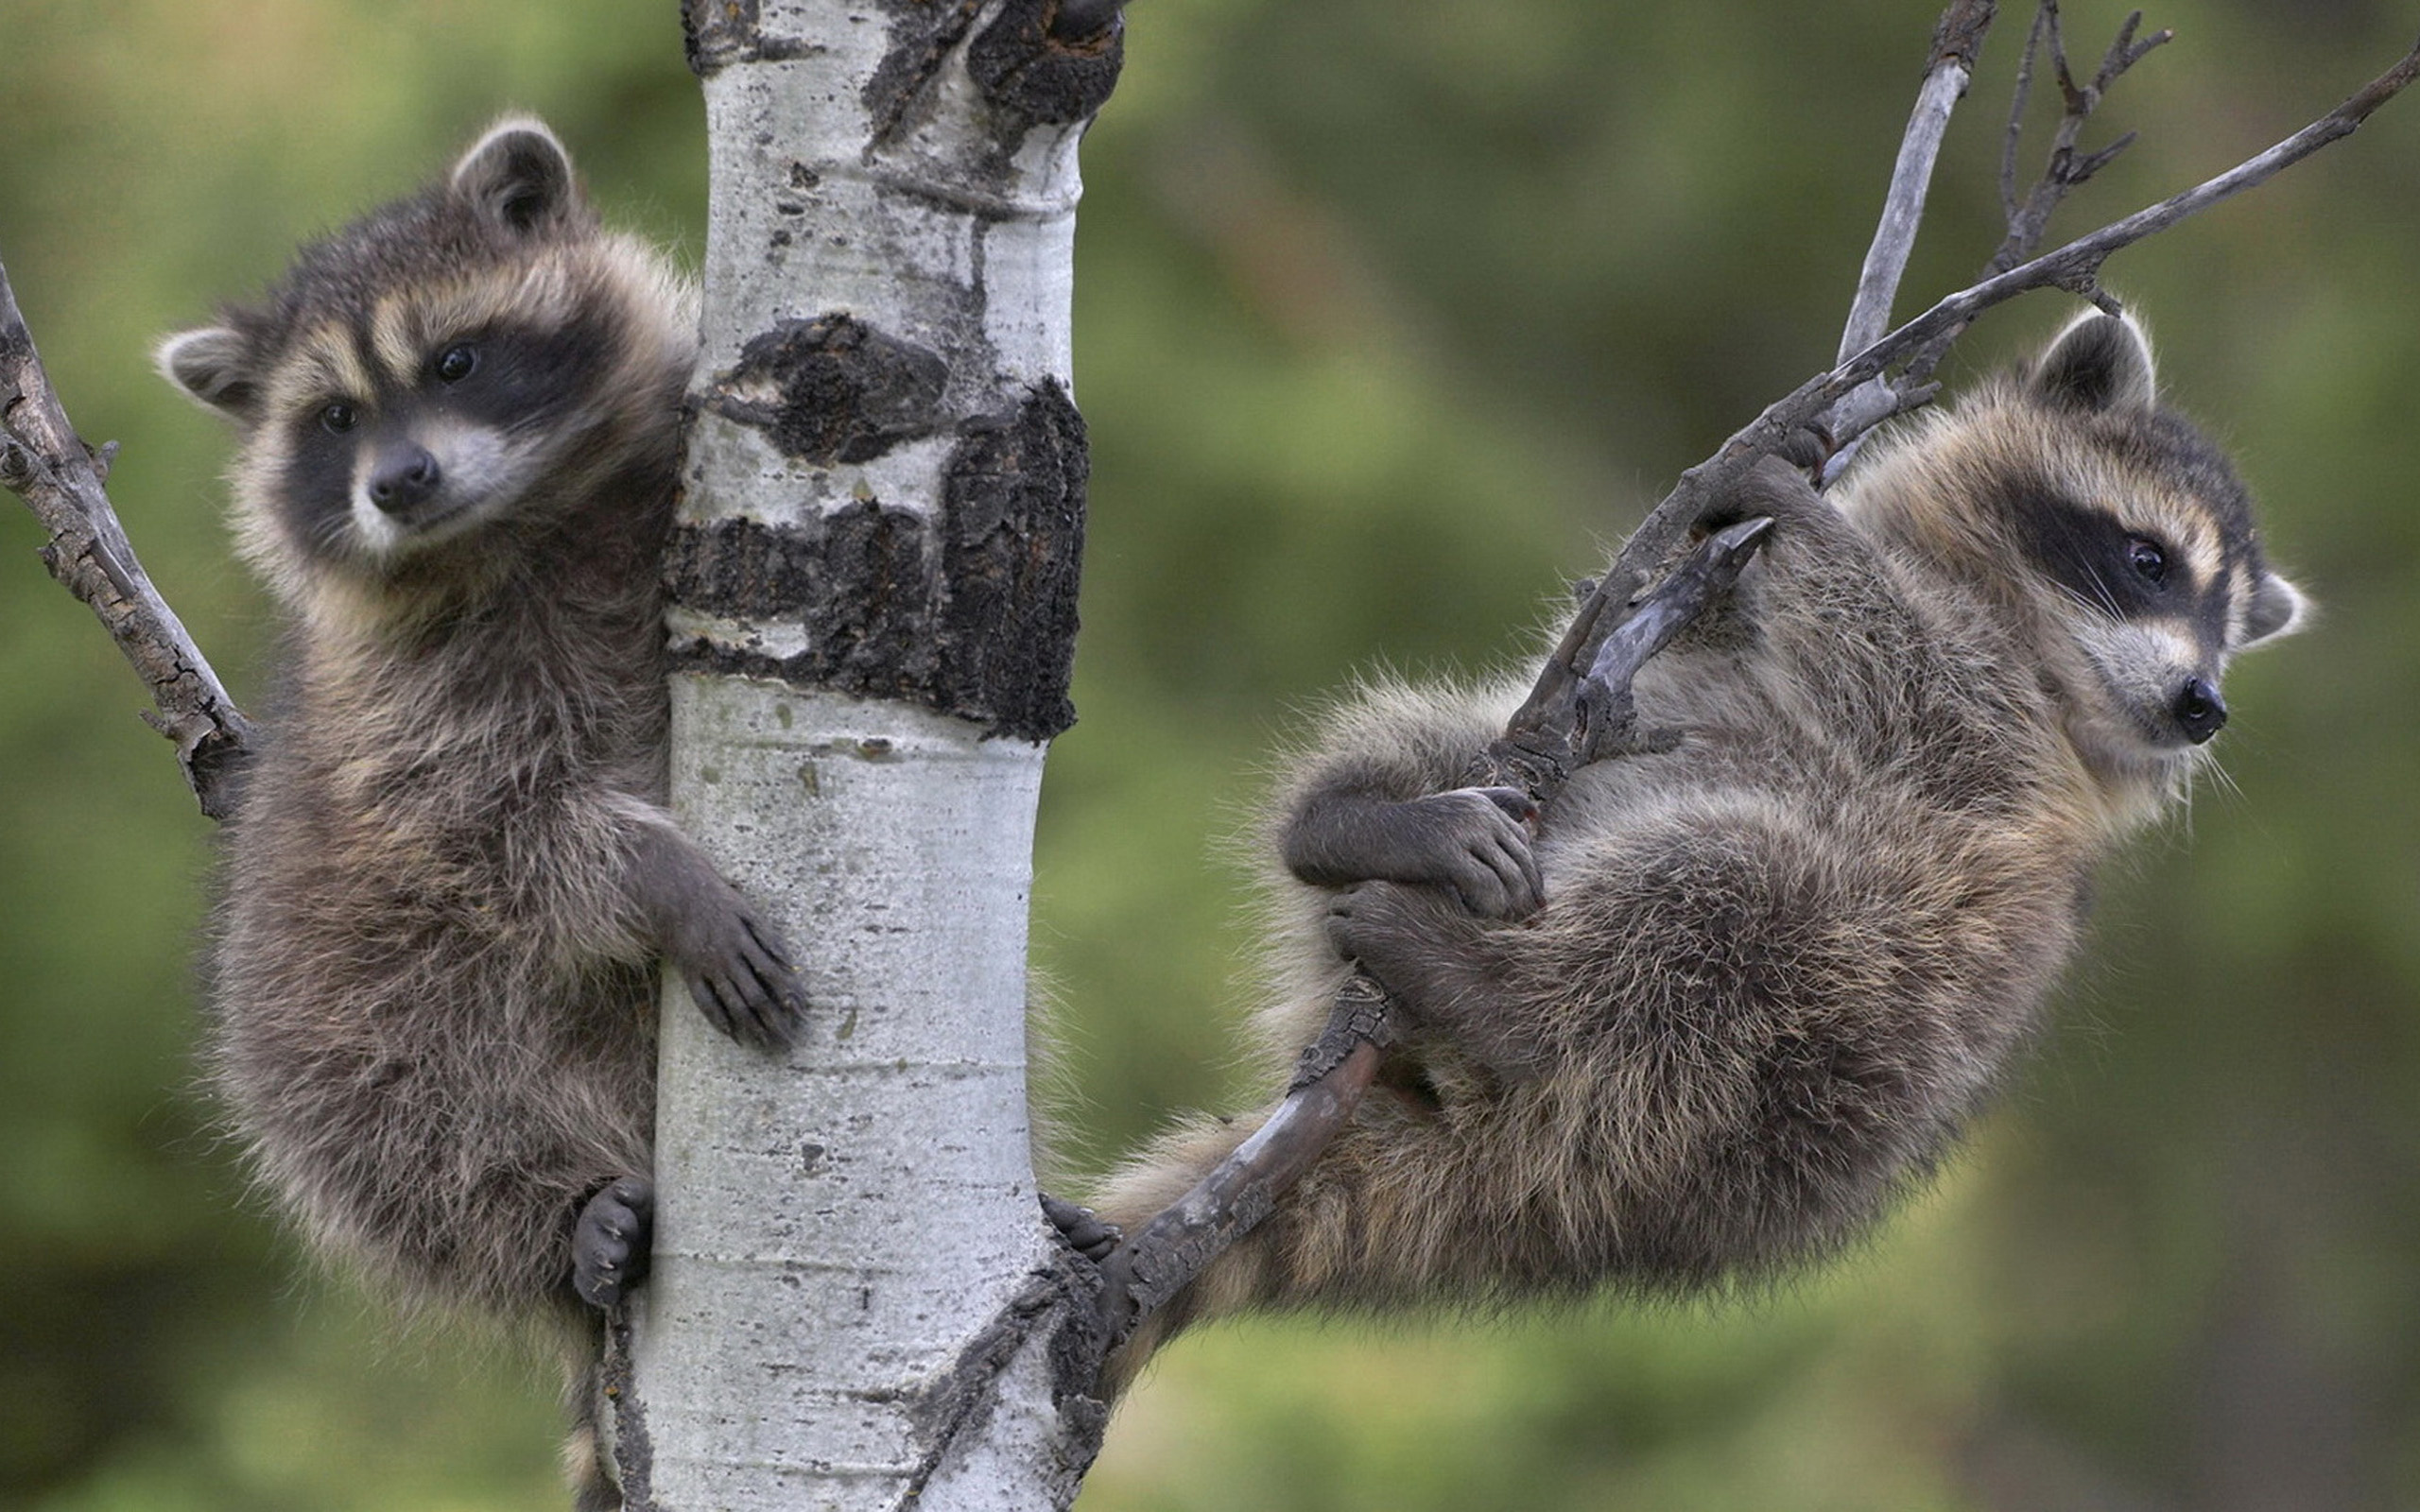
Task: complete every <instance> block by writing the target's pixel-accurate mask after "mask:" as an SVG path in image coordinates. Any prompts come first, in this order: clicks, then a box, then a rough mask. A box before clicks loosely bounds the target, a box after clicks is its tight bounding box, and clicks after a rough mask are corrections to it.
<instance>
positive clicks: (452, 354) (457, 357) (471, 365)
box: [430, 341, 479, 384]
mask: <svg viewBox="0 0 2420 1512" xmlns="http://www.w3.org/2000/svg"><path fill="white" fill-rule="evenodd" d="M478 365H479V349H478V348H476V347H475V346H472V345H471V344H470V343H469V342H467V341H465V342H462V343H460V344H459V345H458V346H451V347H448V348H446V349H445V350H444V351H443V352H439V353H438V355H437V363H436V365H435V367H434V368H432V369H430V370H431V371H433V372H435V373H436V374H437V379H438V382H440V383H448V384H458V383H460V382H461V381H462V380H463V379H465V378H468V377H469V376H471V372H472V369H475V368H476V367H478Z"/></svg>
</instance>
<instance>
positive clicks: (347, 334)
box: [159, 121, 695, 587]
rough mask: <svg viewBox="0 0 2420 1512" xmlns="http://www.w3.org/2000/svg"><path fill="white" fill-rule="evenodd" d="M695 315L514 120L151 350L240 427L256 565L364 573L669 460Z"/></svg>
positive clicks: (383, 574)
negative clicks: (265, 294) (415, 187)
mask: <svg viewBox="0 0 2420 1512" xmlns="http://www.w3.org/2000/svg"><path fill="white" fill-rule="evenodd" d="M693 318H694V316H693V305H692V304H691V301H690V299H689V296H688V295H687V292H686V290H685V289H683V288H682V287H681V286H680V285H679V282H678V280H677V279H675V278H674V277H673V276H672V275H670V274H669V273H668V272H667V271H666V269H665V268H664V267H663V266H662V265H661V263H660V262H659V261H658V260H656V259H655V258H653V257H652V256H651V254H648V253H647V252H646V251H644V249H640V248H639V247H638V246H637V244H635V243H631V242H628V241H625V240H623V239H620V238H616V237H612V236H609V235H606V234H605V233H603V232H600V231H599V230H598V229H597V227H596V220H595V216H594V215H593V214H592V213H591V212H590V211H589V209H588V207H587V204H586V202H585V200H584V199H583V198H581V197H580V195H579V190H578V187H577V185H576V182H575V180H574V178H573V174H572V168H571V163H570V161H569V159H568V158H567V157H566V156H565V155H564V154H563V150H562V146H561V144H560V143H558V142H557V141H556V140H555V139H554V137H553V136H552V135H551V134H550V133H548V132H547V131H546V129H544V127H543V126H540V125H538V124H537V123H536V122H533V121H509V122H506V123H505V124H503V125H500V126H498V127H496V128H495V129H493V130H491V131H490V132H489V133H488V134H487V135H486V136H485V137H484V138H482V139H481V140H480V141H479V143H478V144H477V145H476V146H474V147H472V148H471V150H470V151H469V152H468V153H467V154H466V155H465V156H464V157H463V158H462V159H461V161H460V162H459V163H457V164H456V166H455V168H454V170H453V172H452V173H451V174H450V175H449V176H448V177H447V178H446V179H445V180H443V181H442V182H441V183H439V184H437V185H436V186H434V187H432V188H431V189H429V190H427V191H425V192H424V193H423V194H422V195H420V196H417V197H415V198H410V199H406V200H403V201H399V202H398V203H396V204H394V205H390V206H389V207H387V208H385V209H384V210H381V211H378V212H374V213H373V214H372V215H369V216H366V217H364V218H363V219H362V220H360V221H358V222H356V223H354V225H352V226H350V227H347V228H345V229H344V230H343V231H341V232H337V234H336V235H334V236H332V237H330V238H328V239H327V240H325V241H323V242H320V243H317V244H314V245H313V246H311V247H308V248H305V249H303V251H302V253H301V254H299V255H298V258H297V260H296V264H295V266H294V268H293V269H292V270H291V271H290V272H289V273H288V274H287V276H286V278H285V281H284V283H281V284H280V285H279V287H278V288H277V289H275V290H274V291H272V294H271V296H270V298H269V299H268V301H265V302H264V304H263V305H262V306H260V307H258V308H254V309H251V310H240V311H236V312H233V314H231V316H230V318H229V319H228V321H227V322H226V323H225V324H223V325H216V326H210V327H205V328H203V329H200V330H197V331H189V332H186V333H184V334H182V335H177V336H173V337H170V338H169V339H168V340H167V341H166V342H164V343H163V344H162V346H161V348H160V350H159V366H160V368H161V370H162V371H163V372H164V373H165V374H166V375H167V377H168V378H169V380H170V381H171V382H173V383H175V384H176V385H177V386H178V387H180V388H182V389H183V390H184V391H185V392H186V393H188V394H189V395H191V396H192V397H193V398H195V399H197V400H199V401H200V402H201V403H203V404H208V405H210V406H211V407H213V408H215V409H217V410H219V411H220V412H222V413H224V414H226V415H228V416H229V417H231V418H232V419H233V420H234V421H236V422H237V423H238V425H239V426H240V427H241V428H242V429H243V431H244V433H245V447H244V452H243V455H242V458H241V460H240V461H239V463H238V466H237V468H236V472H235V483H236V494H237V502H238V506H239V509H238V515H239V524H240V526H241V529H242V532H243V536H244V540H245V544H246V548H247V551H248V554H249V555H251V557H252V558H254V559H255V560H256V561H258V562H260V563H261V564H262V565H263V566H264V567H265V568H266V569H267V570H268V572H269V574H270V576H271V577H272V580H274V581H277V582H279V583H282V584H285V585H287V586H290V587H300V586H302V585H303V584H307V583H308V582H310V581H313V580H327V578H328V576H329V575H331V574H333V575H335V576H336V577H337V578H338V579H349V580H352V581H355V582H364V581H367V582H373V583H374V582H381V581H389V580H393V579H394V578H395V577H396V576H397V575H399V574H401V573H403V572H404V571H405V570H406V568H407V567H408V566H409V565H410V564H413V563H416V562H421V561H425V560H429V559H431V557H432V554H433V553H436V552H438V551H439V550H440V548H443V547H446V546H448V545H449V543H456V542H461V541H465V540H466V538H473V537H475V536H476V535H477V534H478V533H479V532H480V531H481V530H482V529H483V528H485V527H490V526H493V525H494V524H497V523H498V522H502V521H507V520H511V519H516V518H525V517H540V516H543V515H544V512H545V510H546V509H547V508H548V507H549V506H550V504H551V503H552V502H555V501H560V500H562V499H565V498H570V497H574V496H577V495H578V493H579V490H580V489H581V488H583V487H584V486H587V485H588V484H590V483H592V482H593V481H594V479H595V477H596V476H598V475H600V474H601V473H602V472H605V471H608V470H610V469H611V468H612V467H613V466H614V465H616V464H617V463H620V462H622V461H623V460H624V459H625V458H627V457H628V456H629V455H632V454H633V453H634V452H636V451H639V450H642V449H648V450H650V451H651V452H661V453H663V454H664V455H666V456H668V455H669V451H670V446H671V438H672V437H673V436H674V435H675V434H676V432H677V427H678V423H679V417H678V392H679V387H680V381H681V375H682V374H683V372H684V371H685V369H686V365H687V361H688V358H689V355H690V353H691V352H692V351H693V349H694V343H695V335H694V326H693V325H690V324H689V323H688V322H689V321H690V320H692V319H693ZM667 465H668V464H667ZM442 559H444V560H447V561H450V562H458V561H460V560H462V559H464V558H462V557H461V555H460V553H458V552H455V553H449V554H448V555H447V556H446V557H445V558H442ZM445 570H447V571H452V570H453V569H451V568H448V569H445Z"/></svg>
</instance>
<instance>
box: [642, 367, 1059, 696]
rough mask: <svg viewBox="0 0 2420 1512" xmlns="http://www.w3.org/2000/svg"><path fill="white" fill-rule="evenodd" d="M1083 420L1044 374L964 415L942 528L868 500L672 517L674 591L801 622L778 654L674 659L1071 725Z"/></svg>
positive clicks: (719, 608)
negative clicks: (778, 521)
mask: <svg viewBox="0 0 2420 1512" xmlns="http://www.w3.org/2000/svg"><path fill="white" fill-rule="evenodd" d="M1086 471H1087V462H1086V458H1085V454H1084V432H1083V421H1082V420H1081V418H1080V417H1079V416H1078V415H1077V413H1076V406H1075V405H1074V404H1071V403H1070V402H1069V401H1068V398H1067V393H1066V390H1065V389H1064V388H1063V387H1060V386H1059V385H1058V384H1057V383H1055V382H1045V383H1042V384H1038V385H1036V386H1034V387H1032V388H1031V389H1029V390H1028V392H1027V394H1026V396H1025V399H1024V401H1023V403H1021V404H1018V405H1017V407H1015V408H1014V409H1011V410H1007V411H1004V412H1001V413H998V414H994V415H989V416H983V417H979V418H977V420H975V421H971V422H969V423H968V425H967V426H966V427H965V429H964V432H963V434H962V435H961V437H960V438H959V443H958V446H957V449H956V450H955V451H954V452H953V453H952V454H951V455H950V459H949V464H948V466H947V468H946V469H945V471H944V473H943V480H942V520H943V524H942V526H941V528H940V529H939V530H938V531H936V530H935V528H934V527H933V526H932V524H930V523H928V522H927V521H926V520H925V518H924V517H922V516H920V515H917V514H914V513H911V512H909V511H908V510H905V509H896V508H890V507H885V506H883V505H881V504H880V503H878V502H875V501H872V500H866V501H860V502H858V503H855V504H851V505H848V506H846V507H843V508H840V509H838V510H837V511H835V512H833V513H831V514H829V515H825V516H823V517H822V518H821V519H820V520H819V521H817V522H816V523H815V524H813V525H812V526H810V527H807V528H806V529H804V530H790V529H783V528H776V527H774V526H770V525H766V524H760V523H758V522H756V521H752V520H742V519H727V520H717V521H713V522H710V523H708V524H694V525H683V526H681V527H679V528H678V529H677V530H676V531H675V532H674V533H673V539H672V541H671V544H670V547H669V549H668V550H667V552H666V558H665V562H666V578H667V582H668V585H669V588H670V591H671V594H672V598H673V601H674V602H675V603H677V604H680V605H682V606H683V607H685V608H688V609H692V610H699V611H700V612H703V613H706V614H710V615H714V616H717V617H718V618H722V619H729V620H739V621H743V622H749V623H753V624H757V625H766V626H771V625H797V626H800V627H803V628H804V631H805V642H806V647H805V649H804V650H803V651H799V652H797V653H795V654H793V655H789V656H780V657H777V656H774V655H771V654H769V653H767V652H762V651H755V650H751V649H748V648H746V647H740V646H733V645H727V644H718V643H714V642H709V641H703V640H700V641H693V642H690V643H687V644H680V645H676V646H675V647H674V648H673V662H674V665H675V666H676V667H678V668H680V669H681V670H683V671H692V672H721V673H738V674H744V675H747V676H752V677H768V678H778V679H782V680H785V681H787V682H791V683H794V684H798V685H801V686H809V687H828V688H835V689H838V690H839V691H841V692H844V693H849V694H852V695H856V696H860V697H868V698H893V699H900V700H904V701H907V702H910V703H918V704H922V705H925V707H928V708H931V709H935V710H938V711H939V712H941V713H946V714H952V715H955V716H957V717H959V718H962V719H971V720H974V721H976V722H977V723H978V724H980V725H982V726H983V727H984V729H985V731H986V732H987V733H989V734H993V735H1007V736H1014V737H1017V738H1019V739H1023V740H1032V741H1042V740H1047V739H1049V738H1050V737H1051V736H1053V735H1055V734H1057V733H1059V731H1061V730H1064V729H1066V728H1067V727H1068V726H1069V725H1071V724H1073V723H1074V722H1075V717H1076V711H1075V705H1074V703H1073V702H1072V701H1071V700H1070V699H1069V698H1068V696H1067V689H1068V681H1069V679H1070V677H1071V676H1072V674H1073V671H1074V665H1075V638H1076V590H1077V583H1078V575H1079V571H1080V565H1081V558H1082V554H1083V490H1084V480H1085V475H1086Z"/></svg>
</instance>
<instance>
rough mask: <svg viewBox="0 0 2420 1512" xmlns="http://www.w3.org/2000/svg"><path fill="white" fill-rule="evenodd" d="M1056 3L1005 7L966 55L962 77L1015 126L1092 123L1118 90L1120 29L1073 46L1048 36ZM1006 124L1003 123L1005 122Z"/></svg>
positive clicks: (1023, 0) (1016, 1) (1019, 0)
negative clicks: (963, 75)
mask: <svg viewBox="0 0 2420 1512" xmlns="http://www.w3.org/2000/svg"><path fill="white" fill-rule="evenodd" d="M1058 14H1059V0H1009V3H1008V5H1007V6H1005V7H1003V8H1002V9H1001V11H1000V14H999V15H998V16H997V17H996V18H994V21H993V22H992V24H991V25H990V26H986V27H984V28H983V30H982V31H981V32H979V33H977V35H976V38H975V41H974V42H973V43H969V44H968V46H967V49H966V71H967V73H968V74H969V75H971V76H972V77H974V79H975V82H976V84H977V86H978V87H979V88H980V89H981V90H982V91H983V94H984V95H985V97H986V98H988V99H990V100H991V102H992V103H993V104H994V105H995V106H997V107H999V109H1000V110H1001V111H1003V112H1006V113H1007V114H1008V115H1009V116H1010V117H1011V119H1012V120H1013V122H1014V123H1015V127H1016V133H1017V134H1018V135H1023V134H1024V129H1026V128H1027V127H1031V126H1064V125H1068V124H1071V123H1073V122H1077V121H1084V120H1089V119H1091V118H1092V115H1093V113H1094V112H1097V111H1098V110H1099V109H1100V108H1101V106H1102V105H1104V104H1106V103H1107V102H1108V100H1109V94H1110V91H1111V90H1113V89H1115V88H1116V87H1117V72H1118V70H1119V68H1121V67H1122V66H1124V64H1125V61H1126V28H1125V27H1124V26H1106V27H1104V28H1102V29H1101V30H1100V31H1099V32H1098V33H1097V34H1095V35H1093V36H1091V37H1087V38H1084V39H1082V40H1080V41H1078V42H1073V43H1069V42H1063V41H1061V40H1060V39H1059V38H1057V37H1055V36H1053V35H1051V32H1050V23H1051V22H1052V21H1053V20H1055V19H1057V17H1058ZM1004 124H1005V123H1004Z"/></svg>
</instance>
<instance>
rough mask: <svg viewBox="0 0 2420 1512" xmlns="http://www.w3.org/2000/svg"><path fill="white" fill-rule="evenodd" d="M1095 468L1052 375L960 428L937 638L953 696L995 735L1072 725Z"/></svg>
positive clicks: (1037, 736)
mask: <svg viewBox="0 0 2420 1512" xmlns="http://www.w3.org/2000/svg"><path fill="white" fill-rule="evenodd" d="M1090 472H1091V458H1090V456H1089V455H1088V454H1087V452H1086V450H1085V446H1084V421H1083V418H1082V417H1081V416H1080V415H1079V414H1077V413H1076V406H1075V404H1074V403H1073V402H1071V401H1070V400H1069V399H1068V397H1067V391H1066V390H1065V389H1064V388H1062V387H1059V385H1058V384H1057V383H1055V382H1046V383H1042V384H1038V385H1036V386H1035V387H1033V388H1032V389H1031V390H1029V392H1028V394H1027V396H1026V402H1025V403H1024V404H1022V405H1020V406H1019V407H1018V408H1017V409H1015V410H1014V411H1011V413H1009V414H1006V415H998V416H987V417H985V418H983V419H980V420H977V421H975V422H974V423H973V424H971V425H969V426H967V427H966V429H965V430H964V431H963V432H962V433H961V434H960V437H959V443H958V450H957V451H956V452H955V453H954V454H953V455H951V457H950V462H949V471H948V473H947V475H946V476H945V478H944V479H943V482H942V512H943V517H944V518H945V519H946V520H947V521H948V523H949V524H948V530H949V539H948V541H947V543H946V545H945V546H944V548H943V549H944V557H945V559H946V561H947V567H946V572H947V593H946V596H945V597H944V598H943V600H942V627H941V633H942V644H943V647H944V655H945V656H946V657H948V658H949V660H950V662H951V669H952V671H953V673H954V674H955V678H954V680H955V681H956V682H957V683H958V684H959V691H960V696H963V697H965V698H967V699H969V700H970V701H971V702H973V703H974V704H976V705H977V706H978V707H981V708H984V709H986V710H988V711H990V717H991V718H992V719H993V720H994V721H996V725H995V729H996V730H997V732H998V733H1001V734H1012V735H1021V736H1023V737H1024V738H1026V739H1028V740H1046V739H1048V738H1049V737H1050V736H1052V735H1055V734H1057V733H1058V732H1059V731H1061V730H1064V729H1066V728H1067V727H1068V726H1069V725H1072V724H1074V723H1075V722H1076V706H1075V704H1074V703H1073V702H1072V701H1071V700H1070V699H1069V698H1068V696H1067V688H1068V683H1069V680H1070V679H1072V678H1073V676H1074V673H1075V657H1076V626H1077V618H1076V589H1077V585H1078V579H1079V576H1080V572H1081V569H1082V565H1083V551H1084V483H1085V480H1086V478H1087V477H1088V476H1089V475H1090Z"/></svg>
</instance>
